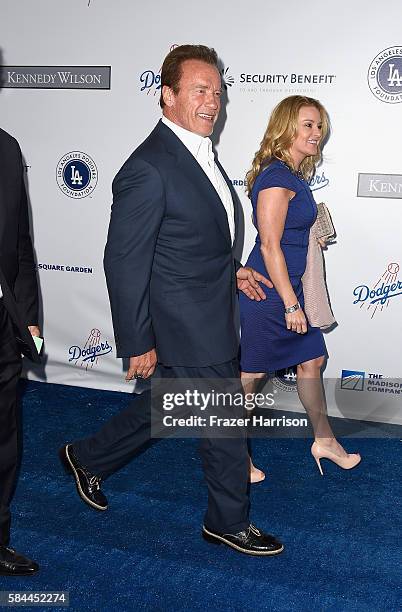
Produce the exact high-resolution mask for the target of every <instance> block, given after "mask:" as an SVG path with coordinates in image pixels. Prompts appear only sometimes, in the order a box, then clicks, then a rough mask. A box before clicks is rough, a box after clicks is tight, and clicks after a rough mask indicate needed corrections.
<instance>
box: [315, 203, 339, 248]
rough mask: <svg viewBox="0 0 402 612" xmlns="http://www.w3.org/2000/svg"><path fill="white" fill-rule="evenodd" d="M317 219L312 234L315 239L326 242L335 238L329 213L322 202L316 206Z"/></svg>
mask: <svg viewBox="0 0 402 612" xmlns="http://www.w3.org/2000/svg"><path fill="white" fill-rule="evenodd" d="M317 209H318V213H317V219H316V221H315V223H314V234H315V235H316V237H317V238H323V239H324V240H326V241H328V240H330V239H331V238H334V237H335V228H334V224H333V223H332V219H331V215H330V212H329V210H328V208H327V206H326V205H325V204H324V202H320V203H319V204H317Z"/></svg>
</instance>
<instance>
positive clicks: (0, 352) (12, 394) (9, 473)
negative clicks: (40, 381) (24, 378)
mask: <svg viewBox="0 0 402 612" xmlns="http://www.w3.org/2000/svg"><path fill="white" fill-rule="evenodd" d="M21 363H22V360H21V354H20V352H19V350H18V347H17V343H16V340H15V335H14V332H13V329H12V325H11V321H10V318H9V316H8V313H7V311H6V309H5V308H4V306H3V300H2V299H1V298H0V545H7V544H8V542H9V539H10V517H11V515H10V501H11V497H12V494H13V491H14V486H15V478H16V472H17V466H18V458H19V440H18V425H17V385H18V380H19V377H20V374H21Z"/></svg>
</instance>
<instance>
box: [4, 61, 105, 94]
mask: <svg viewBox="0 0 402 612" xmlns="http://www.w3.org/2000/svg"><path fill="white" fill-rule="evenodd" d="M0 74H1V85H2V87H12V88H14V89H110V74H111V67H110V66H0Z"/></svg>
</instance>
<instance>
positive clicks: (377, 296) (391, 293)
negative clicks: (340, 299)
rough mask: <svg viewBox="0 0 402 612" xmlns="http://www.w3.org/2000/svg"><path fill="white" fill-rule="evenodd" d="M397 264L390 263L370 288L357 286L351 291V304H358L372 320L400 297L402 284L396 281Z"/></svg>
mask: <svg viewBox="0 0 402 612" xmlns="http://www.w3.org/2000/svg"><path fill="white" fill-rule="evenodd" d="M399 269H400V268H399V264H398V263H396V262H391V263H389V264H388V266H387V267H386V268H385V270H384V272H383V274H381V276H380V277H379V278H378V280H377V281H376V282H375V283H374V284H373V285H371V286H369V285H357V287H355V288H354V290H353V295H354V297H355V299H354V301H353V304H359V307H360V308H365V309H367V311H368V312H369V313H370V315H371V316H370V318H371V319H372V318H373V317H374V315H375V314H376V313H378V312H383V311H384V310H386V309H387V308H388V307H389V305H390V303H391V302H394V301H395V300H394V298H396V297H399V298H400V297H401V296H402V282H401V281H400V280H398V274H399Z"/></svg>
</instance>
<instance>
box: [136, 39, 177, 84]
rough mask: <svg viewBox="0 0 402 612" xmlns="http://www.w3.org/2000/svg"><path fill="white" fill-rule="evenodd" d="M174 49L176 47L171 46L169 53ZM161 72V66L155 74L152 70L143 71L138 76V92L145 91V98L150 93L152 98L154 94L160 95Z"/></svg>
mask: <svg viewBox="0 0 402 612" xmlns="http://www.w3.org/2000/svg"><path fill="white" fill-rule="evenodd" d="M176 47H178V45H172V46H171V47H170V49H169V52H170V51H173V49H175V48H176ZM161 70H162V66H161V67H160V68H159V70H158V71H157V72H155V71H154V70H150V69H148V70H144V72H142V73H141V74H140V77H139V79H140V84H141V87H140V91H146V92H147V96H148V95H149V94H150V93H152V94H153V95H154V96H155V94H157V93H158V94H159V93H160V89H161V85H162V84H161Z"/></svg>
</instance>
